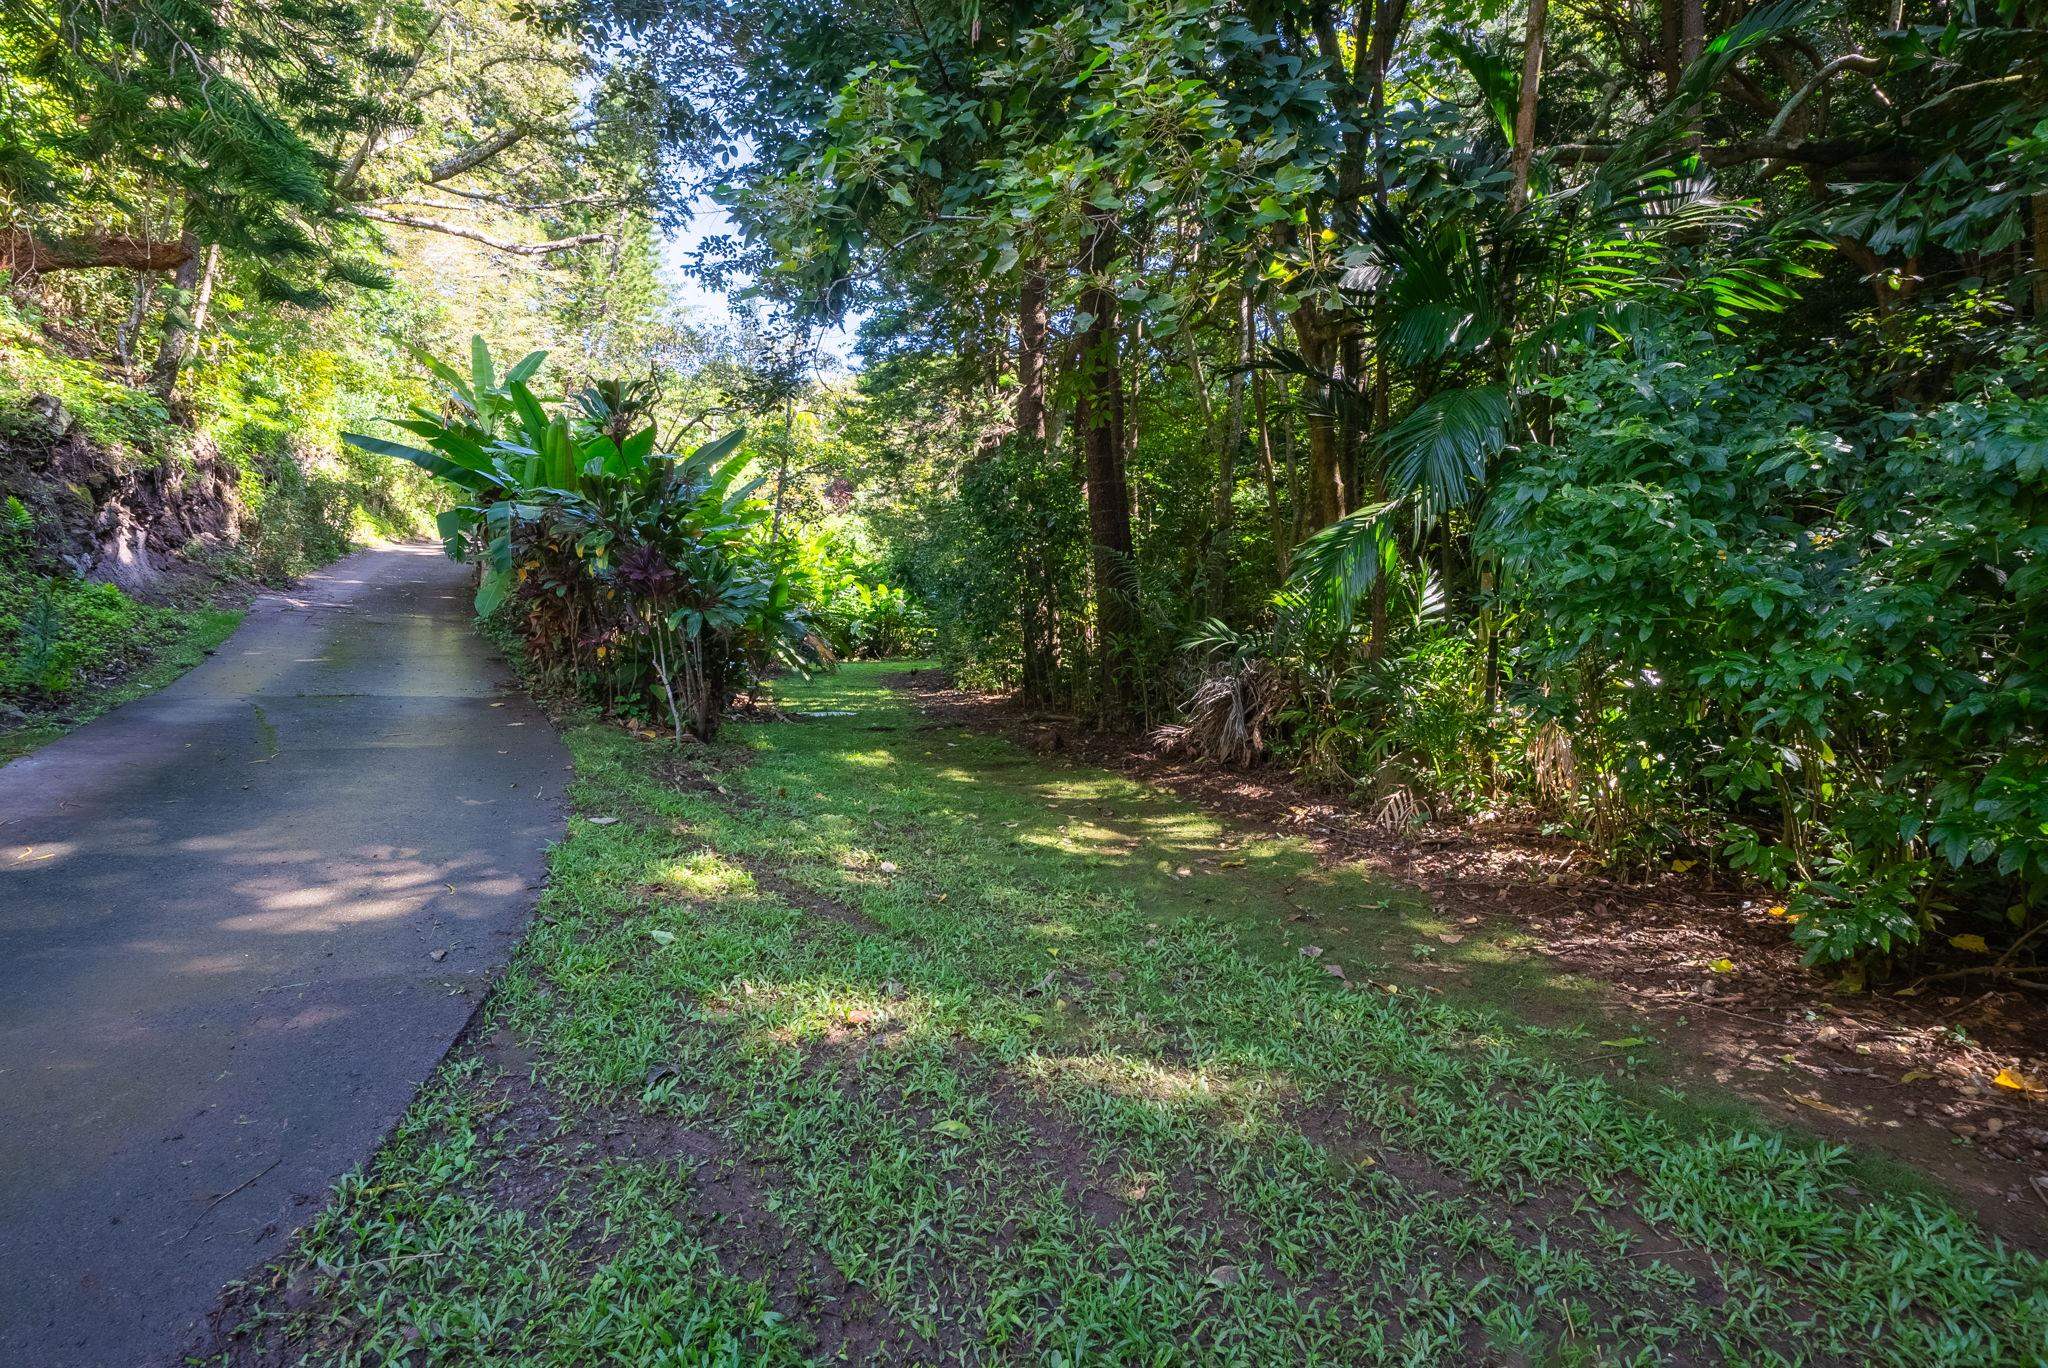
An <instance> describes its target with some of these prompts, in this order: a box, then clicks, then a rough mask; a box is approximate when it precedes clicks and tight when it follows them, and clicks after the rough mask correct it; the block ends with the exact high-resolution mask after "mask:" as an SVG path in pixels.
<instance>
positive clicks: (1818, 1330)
mask: <svg viewBox="0 0 2048 1368" xmlns="http://www.w3.org/2000/svg"><path fill="white" fill-rule="evenodd" d="M884 668H886V667H875V666H868V665H853V666H848V667H845V668H843V669H842V670H841V671H840V672H839V673H837V674H836V675H832V676H826V677H820V678H817V679H814V680H812V681H810V682H808V683H805V684H801V685H795V686H792V687H790V688H789V689H788V690H787V691H786V692H780V693H779V697H778V701H779V703H780V704H781V705H782V707H783V709H784V710H785V711H786V712H787V714H788V717H789V719H790V720H787V721H779V722H749V721H746V720H741V721H739V722H736V723H735V724H734V725H733V726H732V727H731V728H730V729H729V730H728V732H727V738H728V739H727V741H725V742H723V743H721V744H720V746H718V747H715V748H704V747H693V748H685V749H683V750H681V751H677V750H675V749H674V748H673V747H671V746H670V745H668V744H667V743H664V742H647V741H640V740H635V739H634V738H632V737H631V736H629V735H628V734H627V733H625V732H623V731H621V730H620V729H618V728H615V727H607V726H598V725H581V726H577V727H574V728H572V730H571V731H570V732H569V733H568V739H569V743H570V746H571V749H572V752H573V754H574V757H575V765H576V781H575V785H574V787H573V789H572V791H571V797H572V800H573V802H574V804H575V808H576V816H574V817H573V818H572V819H571V822H570V833H569V836H568V839H567V840H566V841H564V842H563V843H562V844H561V845H560V846H559V847H558V848H557V849H556V851H555V854H554V856H553V860H552V872H551V877H550V882H549V885H548V889H547V892H546V894H545V895H544V897H543V899H542V903H541V907H540V910H539V914H538V920H537V923H536V927H535V929H534V931H533V932H532V934H531V935H530V936H529V937H528V939H527V941H526V942H525V944H524V946H523V948H522V950H521V951H520V953H519V955H518V957H517V959H516V960H515V962H514V964H513V966H512V968H511V970H510V971H509V972H508V974H507V976H506V978H505V979H504V981H503V982H502V983H501V985H500V986H499V988H498V989H497V990H496V992H495V993H494V995H493V997H492V999H491V1001H490V1002H489V1004H487V1006H486V1007H485V1009H484V1015H483V1018H482V1021H481V1023H480V1025H479V1028H478V1029H477V1030H476V1031H475V1032H474V1033H473V1034H472V1041H473V1042H474V1043H473V1044H472V1045H471V1046H470V1047H468V1048H465V1049H463V1050H461V1051H459V1052H458V1053H457V1055H456V1056H455V1057H454V1058H453V1059H451V1060H450V1062H449V1063H448V1064H447V1065H446V1066H445V1067H444V1068H443V1069H442V1070H441V1072H440V1074H439V1075H438V1077H437V1078H436V1079H435V1080H434V1081H433V1082H432V1083H431V1084H430V1085H429V1087H428V1088H427V1089H426V1090H425V1092H424V1093H423V1094H422V1096H421V1097H420V1099H419V1101H418V1102H417V1103H416V1104H415V1106H414V1107H413V1109H412V1110H411V1111H410V1112H409V1113H408V1115H407V1117H406V1119H405V1120H404V1122H403V1123H402V1124H401V1125H400V1127H399V1128H398V1131H397V1133H396V1135H395V1136H394V1137H393V1140H392V1142H391V1144H390V1145H389V1146H387V1147H386V1149H385V1150H384V1151H383V1152H382V1153H381V1154H380V1156H379V1157H378V1159H377V1160H376V1162H375V1163H374V1164H373V1165H371V1166H369V1167H367V1168H365V1169H363V1170H362V1171H361V1172H359V1173H356V1174H353V1175H351V1176H350V1177H348V1178H346V1179H344V1180H343V1182H342V1183H341V1184H340V1186H339V1189H338V1191H337V1193H336V1195H335V1200H334V1202H333V1204H332V1205H331V1206H330V1207H329V1208H328V1209H327V1210H326V1211H325V1212H323V1213H322V1214H321V1215H320V1216H319V1217H318V1218H317V1219H316V1220H315V1221H314V1222H313V1224H312V1225H311V1226H310V1227H309V1228H308V1230H307V1231H306V1233H305V1235H304V1237H303V1239H302V1241H301V1242H300V1244H299V1245H298V1247H297V1248H296V1249H295V1251H294V1252H293V1254H292V1255H291V1256H290V1257H289V1258H288V1259H287V1260H286V1261H285V1262H284V1263H283V1264H281V1265H280V1266H279V1267H277V1268H276V1269H274V1270H271V1271H270V1272H268V1273H267V1274H266V1275H265V1276H264V1277H263V1278H262V1279H260V1280H258V1281H257V1282H256V1283H254V1284H252V1285H251V1286H250V1287H249V1288H247V1289H245V1290H244V1292H243V1293H242V1294H241V1295H240V1297H239V1299H237V1300H235V1301H234V1302H232V1303H231V1305H232V1306H233V1308H234V1315H232V1316H231V1317H230V1320H229V1324H230V1325H237V1324H238V1325H239V1329H238V1331H237V1333H236V1334H235V1335H233V1336H231V1337H230V1338H229V1339H228V1340H227V1341H226V1342H225V1343H224V1346H223V1352H225V1353H226V1354H227V1355H228V1357H229V1359H230V1361H239V1360H245V1359H246V1360H254V1361H261V1362H288V1361H295V1360H297V1359H298V1358H299V1356H301V1355H304V1356H306V1357H307V1359H308V1361H316V1362H333V1363H355V1362H363V1363H373V1362H384V1361H389V1360H391V1359H393V1358H401V1357H406V1356H409V1355H424V1356H425V1357H426V1358H427V1359H429V1360H431V1361H437V1362H458V1361H476V1360H479V1359H490V1360H493V1361H518V1362H526V1363H561V1364H570V1363H587V1362H592V1361H598V1360H614V1359H615V1360H618V1361H626V1362H649V1361H655V1360H676V1361H692V1362H746V1363H801V1362H811V1361H834V1360H835V1359H837V1358H839V1357H846V1358H850V1359H854V1360H862V1361H882V1362H900V1361H953V1360H964V1361H982V1360H985V1359H990V1358H1002V1359H1024V1360H1028V1361H1032V1362H1049V1363H1050V1362H1063V1363H1082V1362H1144V1363H1154V1362H1180V1361H1187V1360H1189V1359H1190V1358H1193V1359H1195V1360H1199V1361H1213V1362H1275V1361H1282V1360H1285V1361H1290V1362H1335V1363H1379V1362H1386V1363H1410V1364H1415V1363H1471V1362H1478V1361H1535V1362H1559V1363H1580V1362H1584V1363H1593V1362H1601V1363H1612V1362H1667V1361H1715V1362H1724V1361H1725V1362H1744V1363H1776V1362H1788V1363H1789V1362H1816V1361H1819V1362H1828V1361H1857V1362H1886V1363H1898V1364H1913V1365H1921V1364H1964V1363H1970V1364H1989V1363H1997V1362H2011V1363H2021V1362H2038V1361H2039V1360H2040V1349H2041V1345H2042V1344H2043V1343H2044V1336H2048V1270H2044V1267H2043V1265H2042V1264H2041V1263H2040V1262H2039V1261H2038V1260H2037V1259H2035V1258H2033V1257H2032V1256H2029V1255H2027V1254H2024V1253H2020V1252H2016V1251H2014V1250H2012V1249H2010V1248H2007V1247H2004V1246H2002V1245H2000V1244H1998V1243H1996V1242H1994V1241H1990V1240H1987V1239H1986V1238H1985V1237H1983V1236H1982V1235H1980V1234H1978V1233H1977V1232H1976V1231H1975V1230H1974V1228H1973V1227H1971V1226H1970V1225H1969V1224H1968V1222H1967V1221H1965V1220H1964V1219H1962V1218H1960V1217H1958V1216H1957V1215H1955V1214H1954V1213H1953V1212H1951V1211H1950V1210H1949V1209H1948V1208H1946V1207H1945V1206H1944V1205H1943V1204H1942V1203H1941V1201H1940V1200H1939V1199H1938V1198H1935V1197H1933V1196H1931V1195H1919V1194H1916V1193H1915V1191H1914V1190H1913V1189H1912V1188H1911V1187H1910V1186H1904V1185H1902V1184H1901V1183H1900V1181H1899V1180H1898V1179H1897V1178H1896V1177H1895V1176H1894V1177H1886V1176H1884V1175H1880V1174H1877V1173H1874V1172H1871V1171H1869V1170H1868V1169H1866V1168H1865V1167H1864V1166H1862V1165H1860V1164H1859V1163H1857V1162H1855V1161H1852V1159H1851V1157H1850V1156H1849V1155H1848V1154H1847V1153H1846V1152H1844V1151H1843V1150H1842V1149H1840V1148H1838V1147H1834V1146H1829V1145H1825V1144H1821V1143H1818V1142H1814V1141H1811V1140H1802V1139H1797V1138H1793V1137H1790V1136H1786V1135H1781V1134H1777V1133H1773V1132H1770V1131H1764V1130H1758V1129H1756V1128H1755V1126H1754V1123H1753V1122H1752V1121H1749V1120H1746V1119H1745V1118H1743V1117H1742V1116H1740V1115H1731V1114H1728V1113H1725V1112H1720V1111H1715V1110H1712V1109H1709V1108H1705V1107H1702V1106H1701V1105H1699V1104H1698V1103H1697V1102H1695V1101H1694V1100H1692V1099H1690V1098H1688V1097H1684V1096H1681V1095H1680V1094H1679V1093H1678V1092H1677V1091H1676V1090H1675V1089H1670V1088H1666V1087H1662V1086H1653V1084H1655V1083H1658V1082H1660V1081H1661V1076H1660V1075H1659V1074H1658V1073H1657V1072H1656V1070H1655V1066H1654V1065H1653V1064H1652V1062H1651V1060H1652V1058H1653V1057H1654V1051H1650V1052H1642V1051H1637V1052H1635V1053H1633V1054H1632V1055H1631V1058H1630V1062H1629V1066H1628V1068H1627V1069H1626V1070H1625V1071H1624V1072H1622V1073H1621V1074H1619V1075H1617V1074H1615V1073H1613V1072H1611V1071H1610V1072H1608V1073H1605V1074H1602V1073H1599V1072H1594V1071H1593V1068H1594V1066H1592V1065H1591V1064H1590V1063H1589V1061H1590V1060H1592V1059H1596V1058H1597V1059H1611V1058H1612V1057H1613V1055H1614V1053H1615V1051H1614V1048H1613V1047H1614V1046H1615V1045H1616V1044H1617V1043H1619V1044H1621V1045H1623V1046H1628V1047H1635V1046H1641V1045H1644V1044H1646V1043H1647V1042H1646V1041H1645V1040H1644V1039H1643V1038H1642V1037H1641V1036H1640V1035H1634V1036H1632V1037H1631V1038H1628V1039H1624V1040H1621V1041H1620V1042H1616V1041H1613V1040H1598V1039H1597V1037H1598V1036H1599V1035H1601V1034H1607V1033H1619V1032H1623V1031H1631V1030H1639V1029H1640V1023H1631V1022H1624V1021H1616V1022H1614V1023H1612V1024H1608V1023H1605V1022H1602V1021H1600V1020H1599V1018H1598V1017H1597V1016H1590V1017H1589V1016H1588V1015H1587V1014H1586V1012H1585V1004H1583V1003H1580V1004H1579V1006H1578V1008H1577V1010H1576V1012H1575V1013H1574V1017H1575V1022H1576V1024H1572V1025H1556V1026H1549V1027H1544V1026H1537V1025H1533V1024H1530V1023H1529V1022H1528V1021H1527V1020H1526V1019H1524V1018H1522V1017H1520V1016H1519V1015H1517V1014H1515V1013H1514V1012H1512V1011H1508V1010H1503V1009H1502V1008H1500V1007H1496V1006H1494V1005H1491V1004H1489V1003H1488V1002H1487V1001H1486V1000H1485V999H1484V998H1481V997H1477V996H1474V995H1471V994H1467V995H1465V996H1462V997H1447V996H1445V995H1443V994H1442V993H1440V992H1438V991H1435V990H1432V989H1431V988H1429V987H1426V986H1423V987H1418V986H1417V982H1416V979H1415V977H1414V976H1413V975H1411V974H1408V973H1405V972H1404V970H1403V967H1402V964H1401V960H1402V959H1403V958H1405V954H1406V950H1407V944H1406V943H1407V941H1409V940H1411V939H1414V938H1416V937H1421V936H1426V935H1428V934H1429V933H1430V932H1431V931H1433V930H1441V929H1443V927H1444V926H1445V923H1443V921H1442V919H1441V917H1440V915H1439V914H1437V913H1435V912H1433V911H1432V910H1431V909H1430V907H1429V905H1428V903H1427V901H1426V900H1424V899H1422V898H1419V897H1418V896H1417V895H1415V894H1414V893H1413V892H1411V891H1408V890H1404V889H1402V888H1400V887H1398V886H1394V885H1389V884H1382V883H1377V882H1375V881H1373V880H1371V879H1369V878H1367V877H1365V876H1363V875H1361V874H1359V873H1358V872H1356V871H1355V870H1346V869H1335V870H1331V869H1319V868H1318V867H1317V865H1316V863H1315V861H1314V859H1313V857H1312V856H1311V855H1310V854H1308V853H1307V852H1305V851H1304V850H1302V849H1301V848H1299V847H1297V846H1295V845H1293V844H1291V843H1289V842H1285V841H1278V840H1269V839H1250V838H1246V837H1244V836H1242V835H1239V834H1233V833H1231V832H1230V831H1229V830H1227V829H1226V828H1224V827H1222V826H1219V825H1218V824H1217V823H1216V822H1215V821H1214V820H1212V819H1211V818H1209V817H1207V816H1206V815H1204V814H1202V813H1201V812H1200V811H1198V810H1195V809H1192V808H1189V807H1187V806H1185V805H1183V804H1182V803H1181V802H1179V801H1178V800H1175V799H1172V798H1168V797H1166V796H1163V795H1162V794H1160V793H1159V792H1158V791H1156V790H1152V789H1149V788H1147V787H1145V786H1143V785H1141V784H1138V783H1136V782H1133V781H1129V780H1125V779H1121V778H1118V777H1115V776H1113V775H1110V774H1106V773H1103V772H1099V771H1094V770H1090V769H1086V768H1078V767H1074V768H1053V769H1050V770H1049V769H1047V768H1046V767H1045V766H1044V764H1043V762H1041V761H1039V760H1036V759H1034V758H1033V757H1030V756H1027V755H1024V754H1022V753H1020V752H1018V751H1016V750H1014V749H1013V748H1012V747H1011V746H1010V745H1009V744H1008V743H1006V742H1004V741H1001V740H998V739H993V738H990V737H988V736H985V735H976V734H973V733H968V732H962V731H957V730H954V729H951V728H945V727H934V726H932V725H929V724H923V723H921V722H920V721H919V719H918V715H917V714H916V713H915V712H913V711H912V710H910V709H909V708H908V707H907V706H906V705H904V704H903V703H901V702H899V701H897V700H896V699H895V698H893V697H892V696H891V693H890V690H889V689H888V687H887V685H886V678H887V676H886V675H885V674H884V673H882V670H883V669H884ZM1280 907H1292V908H1294V909H1298V910H1299V911H1300V912H1302V913H1304V914H1308V915H1310V916H1312V917H1314V918H1315V920H1316V925H1317V930H1316V932H1315V934H1316V935H1317V937H1318V938H1319V939H1324V938H1326V937H1328V936H1333V935H1341V934H1346V928H1351V929H1354V930H1356V931H1357V932H1358V933H1359V934H1360V935H1362V936H1364V937H1366V940H1365V941H1364V942H1363V943H1362V944H1359V945H1358V946H1357V947H1356V953H1354V952H1353V951H1351V950H1347V951H1345V952H1344V962H1343V963H1341V964H1339V963H1336V962H1335V959H1336V956H1335V954H1334V953H1324V954H1321V955H1319V956H1310V955H1308V954H1305V953H1303V951H1302V947H1300V946H1299V945H1297V944H1296V941H1297V940H1298V939H1299V938H1300V935H1301V933H1300V932H1299V931H1296V932H1295V933H1294V934H1292V935H1290V934H1289V928H1288V925H1287V923H1286V922H1285V920H1284V919H1283V918H1282V917H1281V916H1280V915H1278V914H1276V913H1275V912H1274V911H1273V910H1272V909H1274V908H1280ZM1361 908H1364V909H1368V910H1366V911H1364V912H1361V911H1360V909H1361ZM1375 938H1376V939H1375ZM1330 944H1331V945H1333V946H1334V945H1336V944H1338V942H1336V941H1331V942H1330ZM1461 953H1465V954H1468V955H1470V956H1471V959H1470V961H1469V962H1470V963H1471V964H1472V965H1473V966H1474V968H1475V970H1480V971H1484V972H1488V973H1492V974H1495V975H1497V977H1495V978H1494V979H1491V980H1489V981H1490V982H1491V983H1492V985H1493V991H1495V992H1497V993H1498V994H1499V995H1500V997H1501V999H1502V1000H1503V1001H1504V1002H1505V1001H1513V1002H1515V1003H1519V1004H1523V1005H1527V1004H1529V1003H1531V1002H1534V1001H1538V1000H1541V999H1543V998H1544V997H1545V995H1546V994H1558V993H1559V992H1560V991H1561V990H1560V989H1558V988H1556V987H1546V986H1544V982H1543V981H1544V980H1545V979H1546V978H1547V973H1544V972H1542V971H1537V972H1534V973H1531V971H1529V970H1526V969H1522V968H1520V967H1518V966H1515V965H1513V964H1511V963H1510V961H1511V960H1512V956H1511V955H1509V954H1508V953H1507V949H1506V942H1499V943H1496V942H1495V941H1494V940H1493V939H1492V936H1491V935H1490V934H1484V935H1479V934H1475V936H1474V937H1473V939H1472V942H1471V944H1470V946H1469V947H1461ZM1489 966H1490V967H1489ZM1564 991H1566V992H1567V995H1568V990H1564ZM1609 1067H1610V1069H1611V1066H1609ZM1639 1068H1640V1069H1642V1070H1645V1071H1646V1072H1645V1074H1644V1076H1643V1077H1642V1078H1640V1079H1638V1078H1637V1077H1636V1074H1637V1070H1638V1069H1639Z"/></svg>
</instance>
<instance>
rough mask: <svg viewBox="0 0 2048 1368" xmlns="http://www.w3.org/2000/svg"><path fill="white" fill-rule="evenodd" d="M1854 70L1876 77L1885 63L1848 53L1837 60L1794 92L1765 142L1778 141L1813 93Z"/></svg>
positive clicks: (1773, 121) (1765, 133) (1781, 110)
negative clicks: (1843, 72)
mask: <svg viewBox="0 0 2048 1368" xmlns="http://www.w3.org/2000/svg"><path fill="white" fill-rule="evenodd" d="M1852 70H1853V71H1861V72H1864V73H1865V74H1867V75H1872V76H1874V75H1876V74H1877V73H1878V72H1880V71H1883V70H1884V63H1883V62H1881V61H1879V60H1878V59H1877V58H1875V57H1866V56H1864V55H1863V54H1862V53H1860V52H1851V53H1846V54H1844V55H1843V56H1840V57H1837V58H1835V60H1834V61H1832V62H1829V63H1828V64H1827V65H1826V66H1824V67H1822V68H1821V69H1820V70H1819V71H1816V72H1814V73H1813V75H1812V76H1811V77H1809V78H1808V80H1807V82H1806V84H1805V85H1803V86H1801V87H1799V89H1798V90H1796V91H1794V92H1793V93H1792V98H1791V99H1789V100H1787V101H1785V104H1784V107H1783V108H1781V109H1780V110H1779V111H1778V117H1777V118H1775V119H1773V120H1771V126H1770V127H1769V128H1767V129H1765V130H1764V141H1765V142H1774V141H1776V140H1777V137H1778V135H1779V134H1780V133H1783V132H1784V131H1785V125H1786V124H1787V123H1789V122H1790V121H1791V119H1792V116H1793V115H1794V114H1797V113H1798V112H1799V107H1800V106H1801V105H1803V104H1805V103H1806V102H1807V100H1808V99H1809V98H1811V97H1812V95H1813V92H1815V91H1816V90H1819V89H1820V88H1821V87H1822V86H1824V85H1826V84H1827V83H1828V80H1829V79H1830V78H1831V77H1833V76H1834V75H1835V74H1836V73H1837V72H1841V71H1852Z"/></svg>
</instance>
